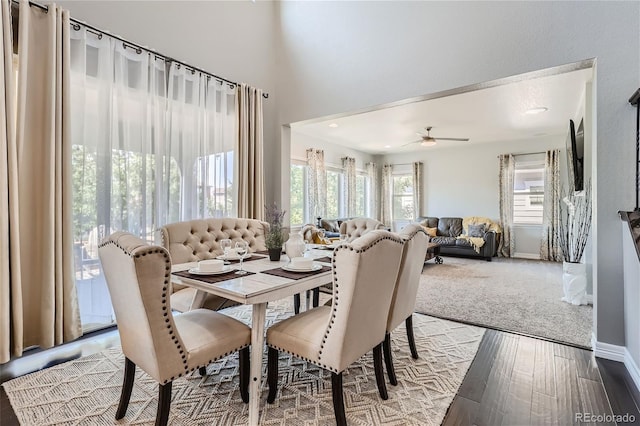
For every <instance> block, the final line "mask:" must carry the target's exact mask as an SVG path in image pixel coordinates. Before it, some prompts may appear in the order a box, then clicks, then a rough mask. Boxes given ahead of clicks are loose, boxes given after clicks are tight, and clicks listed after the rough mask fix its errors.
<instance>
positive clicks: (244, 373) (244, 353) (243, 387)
mask: <svg viewBox="0 0 640 426" xmlns="http://www.w3.org/2000/svg"><path fill="white" fill-rule="evenodd" d="M238 359H239V363H240V396H241V397H242V402H244V403H245V404H246V403H247V402H249V375H250V374H251V373H250V369H249V367H250V364H249V347H248V346H247V347H246V348H242V349H240V353H239V354H238Z"/></svg>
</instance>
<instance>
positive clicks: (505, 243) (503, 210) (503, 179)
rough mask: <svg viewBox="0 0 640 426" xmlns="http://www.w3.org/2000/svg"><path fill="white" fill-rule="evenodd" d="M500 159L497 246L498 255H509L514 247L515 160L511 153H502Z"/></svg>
mask: <svg viewBox="0 0 640 426" xmlns="http://www.w3.org/2000/svg"><path fill="white" fill-rule="evenodd" d="M499 160H500V172H499V182H500V188H499V189H500V221H501V222H502V238H501V239H500V245H499V246H498V256H500V257H511V249H512V248H513V247H514V238H513V232H512V228H513V183H514V179H515V169H516V161H515V158H514V156H513V155H511V154H502V155H500V156H499Z"/></svg>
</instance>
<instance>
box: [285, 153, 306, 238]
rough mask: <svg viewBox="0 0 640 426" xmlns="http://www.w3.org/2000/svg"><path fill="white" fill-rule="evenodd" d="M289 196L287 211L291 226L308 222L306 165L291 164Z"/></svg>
mask: <svg viewBox="0 0 640 426" xmlns="http://www.w3.org/2000/svg"><path fill="white" fill-rule="evenodd" d="M290 188H291V189H290V196H289V212H290V220H291V226H301V225H304V224H305V223H309V220H308V218H307V216H308V212H307V195H308V191H307V166H304V165H302V164H295V163H293V162H292V164H291V183H290Z"/></svg>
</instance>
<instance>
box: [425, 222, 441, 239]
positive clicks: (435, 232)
mask: <svg viewBox="0 0 640 426" xmlns="http://www.w3.org/2000/svg"><path fill="white" fill-rule="evenodd" d="M422 229H424V232H426V233H427V235H428V236H430V237H435V236H436V235H438V228H429V227H428V226H424V225H422Z"/></svg>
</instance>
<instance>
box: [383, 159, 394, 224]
mask: <svg viewBox="0 0 640 426" xmlns="http://www.w3.org/2000/svg"><path fill="white" fill-rule="evenodd" d="M392 173H393V166H392V165H391V164H385V165H384V166H382V182H381V185H380V222H382V223H384V225H385V226H388V227H390V226H391V221H392V217H391V210H392V208H391V207H392V206H391V204H392V202H393V201H392V197H393V185H392V182H391V176H392Z"/></svg>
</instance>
